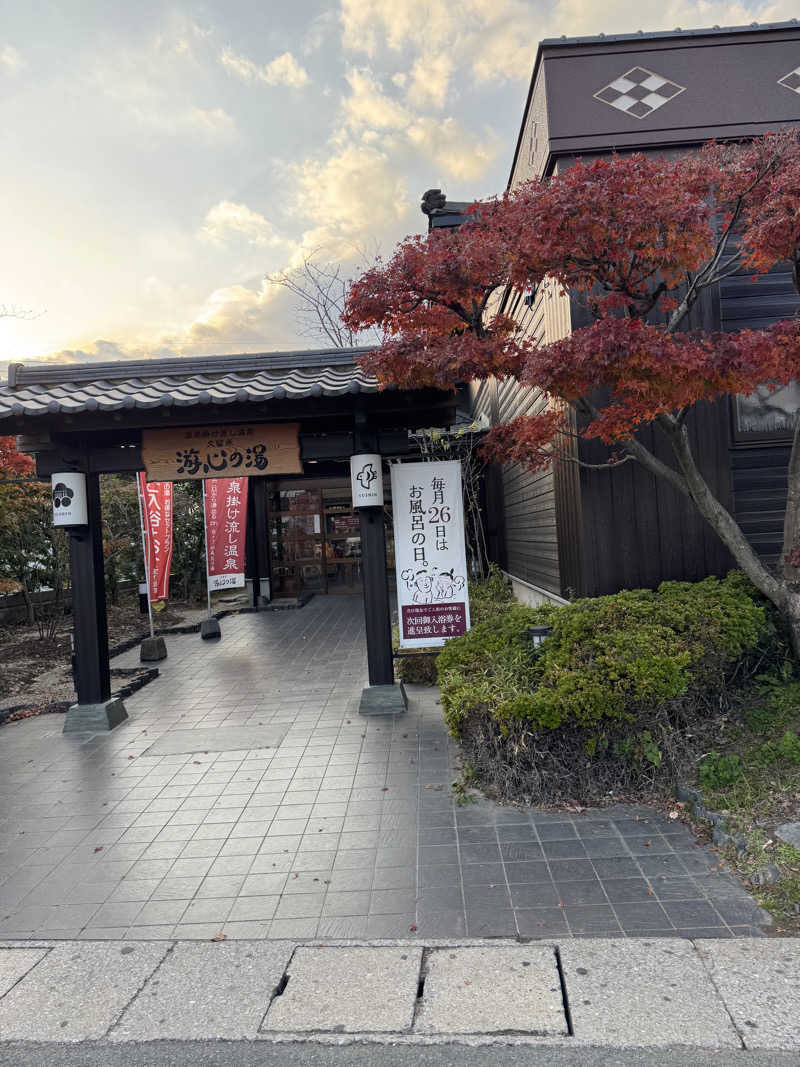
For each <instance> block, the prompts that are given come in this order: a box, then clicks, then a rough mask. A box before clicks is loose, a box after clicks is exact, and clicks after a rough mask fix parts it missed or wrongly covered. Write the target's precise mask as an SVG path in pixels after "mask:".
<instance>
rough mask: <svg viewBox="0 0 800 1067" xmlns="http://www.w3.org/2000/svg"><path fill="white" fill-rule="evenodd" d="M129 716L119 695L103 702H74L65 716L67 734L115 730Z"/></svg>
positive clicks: (65, 731)
mask: <svg viewBox="0 0 800 1067" xmlns="http://www.w3.org/2000/svg"><path fill="white" fill-rule="evenodd" d="M127 718H128V713H127V711H126V710H125V705H124V704H123V703H122V701H121V700H120V699H119V697H112V698H111V700H106V701H104V702H103V703H102V704H73V705H72V706H71V707H70V708H68V709H67V714H66V716H65V718H64V730H63V732H64V733H65V734H78V733H84V734H85V733H96V732H98V731H101V730H102V731H104V730H113V729H114V727H115V726H119V724H120V723H121V722H124V721H125V720H126V719H127Z"/></svg>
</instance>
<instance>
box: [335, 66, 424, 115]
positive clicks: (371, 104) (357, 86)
mask: <svg viewBox="0 0 800 1067" xmlns="http://www.w3.org/2000/svg"><path fill="white" fill-rule="evenodd" d="M346 78H347V84H348V85H349V86H350V95H349V96H347V97H345V99H344V102H343V112H344V118H345V121H346V122H347V123H348V125H350V126H353V127H369V128H371V129H374V130H396V129H401V128H402V127H403V126H406V125H407V124H408V122H409V121H410V119H411V116H410V115H409V113H408V111H407V110H406V109H405V108H404V107H403V106H402V105H401V104H398V103H397V102H396V101H395V100H392V99H390V98H389V97H388V96H387V95H386V94H385V93H384V91H383V89H382V88H381V86H380V83H379V82H377V81H376V80H375V78H374V76H373V75H372V73H371V71H369V70H366V69H361V70H358V69H353V70H350V71H348V73H347V75H346Z"/></svg>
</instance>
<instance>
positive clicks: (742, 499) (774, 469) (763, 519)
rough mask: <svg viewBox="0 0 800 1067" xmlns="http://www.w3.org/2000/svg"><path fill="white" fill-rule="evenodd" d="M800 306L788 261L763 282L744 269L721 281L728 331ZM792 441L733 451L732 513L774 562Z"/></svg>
mask: <svg viewBox="0 0 800 1067" xmlns="http://www.w3.org/2000/svg"><path fill="white" fill-rule="evenodd" d="M798 311H800V297H798V295H797V292H796V291H795V288H794V284H793V281H792V274H791V270H790V269H789V267H788V264H784V263H781V264H779V265H778V266H777V267H774V268H773V269H772V270H771V271H770V272H769V274H762V275H760V276H759V278H758V281H755V282H754V281H753V280H752V275H751V274H750V273H746V272H744V271H742V272H740V273H739V274H734V275H733V277H731V278H726V279H725V280H724V281H723V282H722V283H721V285H720V318H721V321H722V328H723V329H725V330H744V329H750V330H763V329H764V328H765V327H766V326H769V325H770V324H771V323H773V322H776V321H777V320H778V319H783V318H790V317H792V316H794V315H796V314H797V313H798ZM790 448H791V446H790V441H789V440H788V437H787V440H786V442H785V443H783V442H769V443H764V442H754V443H752V444H750V443H747V442H740V443H739V444H734V445H733V446H732V447H731V450H730V464H731V471H732V477H733V513H734V516H735V518H736V521H737V522H738V523H739V525H740V526H741V527H742V530H743V531H744V534H745V536H746V537H747V539H748V541H749V542H750V544H751V545H752V546H753V548H754V549H755V550H756V552H758V554H759V556H761V558H762V559H763V560H764V562H765V563H767V564H769V565H771V566H772V565H774V564H775V563H777V561H778V559H779V557H780V553H781V547H782V544H783V520H784V515H785V513H786V492H787V473H788V468H789V452H790Z"/></svg>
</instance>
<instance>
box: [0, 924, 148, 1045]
mask: <svg viewBox="0 0 800 1067" xmlns="http://www.w3.org/2000/svg"><path fill="white" fill-rule="evenodd" d="M168 948H169V946H168V945H167V944H138V945H125V944H120V943H119V942H117V943H113V942H109V943H106V944H103V943H92V942H80V943H68V944H62V945H59V946H57V947H56V948H54V949H53V950H52V952H50V953H49V955H48V956H47V959H46V960H43V961H42V962H41V963H39V964H38V965H37V966H36V967H35V968H34V969H33V970H32V971H31V972H30V973H29V974H28V975H27V976H26V977H25V978H24V979H23V980H22V981H21V982H18V983H17V985H15V986H14V988H13V989H12V990H11V991H10V992H9V993H7V994H6V995H5V996H4V997H3V998H2V999H1V1000H0V1040H4V1041H8V1040H18V1041H85V1040H87V1039H90V1038H101V1037H103V1036H104V1035H105V1034H106V1033H107V1032H108V1030H109V1029H110V1027H111V1026H112V1025H113V1023H114V1022H116V1020H117V1018H118V1017H119V1015H120V1013H121V1012H122V1011H123V1009H124V1008H125V1007H126V1005H127V1004H128V1003H129V1002H130V1001H131V1000H132V999H133V998H134V997H135V996H136V994H137V993H138V991H139V990H140V989H141V988H142V986H143V985H144V983H145V982H146V981H147V979H148V978H149V977H150V976H151V974H152V973H153V971H154V970H155V969H156V967H157V966H158V965H159V963H161V961H162V960H163V959H164V957H165V956H166V954H167V951H168Z"/></svg>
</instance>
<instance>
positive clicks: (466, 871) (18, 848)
mask: <svg viewBox="0 0 800 1067" xmlns="http://www.w3.org/2000/svg"><path fill="white" fill-rule="evenodd" d="M363 625H364V624H363V608H362V604H361V599H360V598H359V597H330V598H325V597H317V598H315V599H314V600H312V601H311V602H310V603H309V604H308V605H306V606H305V607H304V608H302V609H301V610H298V611H283V612H270V613H263V614H249V615H240V616H231V617H228V618H226V619H224V620H223V622H222V635H223V636H222V639H221V641H219V642H216V643H211V642H204V641H202V640H201V639H200V638H199V636H198V635H196V634H189V635H183V636H175V637H170V638H167V645H168V649H169V657H168V659H167V660H165V661H163V663H160V664H159V669H160V671H161V676H160V677H159V678H157V679H156V680H155V681H154V682H152V683H151V684H150V685H148V686H147V687H146V688H144V689H142V690H141V691H140V692H138V693H136V694H135V695H134V696H133V697H131V698H129V699H128V701H127V702H126V703H127V707H128V712H129V715H130V719H129V720H128V721H127V722H126V723H124V724H122V725H121V726H119V727H118V728H117V729H116V730H114V731H113V732H112V733H110V734H94V735H91V734H89V735H68V736H66V737H65V736H64V735H62V734H61V727H62V725H63V720H62V719H61V717H59V716H44V717H41V718H37V719H29V720H26V721H24V722H19V723H14V724H10V725H8V726H5V727H3V729H2V746H0V937H5V938H14V939H18V938H30V937H47V938H54V939H55V938H59V939H65V940H74V939H76V938H79V939H83V938H85V939H88V940H93V939H111V940H124V939H128V940H131V941H133V940H150V941H152V940H161V939H164V940H173V939H176V940H195V939H196V940H201V941H203V940H205V941H207V940H209V939H210V938H211V937H213V936H214V935H216V934H218V933H224V934H225V935H226V936H227V938H228V939H230V940H233V939H261V938H264V939H274V940H292V941H296V940H304V939H316V940H325V939H329V938H354V939H375V938H408V937H410V936H415V937H418V938H419V939H421V940H422V939H424V940H426V941H430V940H431V939H433V940H435V939H441V938H460V937H522V938H529V937H533V938H550V939H556V940H559V941H561V940H562V939H564V938H568V937H571V936H595V937H598V936H604V937H622V936H625V935H630V936H648V937H666V936H672V937H685V938H713V937H726V938H730V937H732V936H733V937H740V936H741V937H753V936H758V935H759V934H761V933H762V927H763V926H764V925H766V924H768V922H769V917H768V916H767V915H766V914H765V913H764V912H763V911H761V910H760V909H759V908H758V906H757V905H756V903H755V901H754V900H753V898H752V897H751V896H750V895H749V894H748V893H746V892H745V890H744V889H743V888H742V886H741V885H740V884H739V883H738V882H737V881H736V880H735V879H734V878H732V877H731V876H730V875H729V874H728V873H726V872H725V871H724V869H723V867H722V864H721V861H720V860H719V857H718V856H717V854H716V853H715V852H713V851H712V850H711V849H709V848H706V847H704V846H700V845H698V844H697V843H696V842H695V841H694V838H693V837H692V836H691V834H690V833H689V831H688V830H687V829H686V827H684V826H683V825H681V824H680V823H678V822H671V821H670V820H669V819H668V818H667V817H666V816H664V815H662V814H660V813H658V812H656V811H654V810H653V809H650V808H646V807H637V808H634V807H624V808H623V807H616V808H607V809H595V810H591V811H587V812H583V813H581V814H574V815H573V814H569V813H542V812H538V811H529V812H522V811H519V810H517V809H513V808H505V807H502V806H499V805H495V804H492V803H491V802H489V801H486V800H480V801H478V802H476V803H472V804H466V805H459V804H458V803H457V798H455V797H454V796H453V795H452V793H451V789H450V785H451V783H452V781H453V780H454V779H455V778H456V777H457V775H458V768H457V763H456V756H457V746H456V745H455V743H454V742H453V741H452V740H451V739H450V738H449V737H448V735H447V731H446V728H445V725H444V722H443V718H442V712H441V707H440V706H439V705H438V703H437V696H438V694H437V692H436V690H433V689H427V688H423V687H412V688H411V691H410V695H411V702H410V707H409V711H408V713H407V714H406V715H404V716H402V717H400V718H398V719H397V720H396V721H392V720H385V719H383V720H381V719H363V718H360V717H359V715H358V699H359V695H360V692H361V689H362V687H363V686H364V685H365V684H366V665H365V659H366V655H365V644H364V632H363ZM137 661H138V651H137V650H135V649H134V650H132V651H130V652H129V653H126V654H125V655H124V656H122V657H118V658H117V660H115V664H116V665H118V666H128V665H133V664H135V663H136V662H137Z"/></svg>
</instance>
